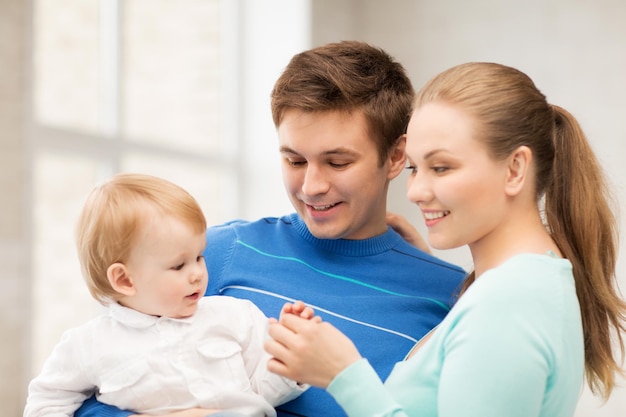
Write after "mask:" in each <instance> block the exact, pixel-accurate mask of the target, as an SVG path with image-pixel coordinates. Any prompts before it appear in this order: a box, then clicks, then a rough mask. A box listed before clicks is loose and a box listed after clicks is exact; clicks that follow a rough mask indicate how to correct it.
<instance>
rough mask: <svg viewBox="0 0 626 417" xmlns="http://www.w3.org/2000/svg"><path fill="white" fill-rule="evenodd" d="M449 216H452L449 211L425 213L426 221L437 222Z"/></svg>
mask: <svg viewBox="0 0 626 417" xmlns="http://www.w3.org/2000/svg"><path fill="white" fill-rule="evenodd" d="M448 214H450V212H449V211H447V210H446V211H436V212H432V211H429V212H427V213H424V218H425V219H426V220H435V219H440V218H442V217H445V216H447V215H448Z"/></svg>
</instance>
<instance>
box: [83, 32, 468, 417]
mask: <svg viewBox="0 0 626 417" xmlns="http://www.w3.org/2000/svg"><path fill="white" fill-rule="evenodd" d="M413 95H414V90H413V87H412V85H411V82H410V80H409V79H408V77H407V75H406V73H405V70H404V68H403V67H402V66H401V65H400V64H399V63H397V62H394V61H393V59H392V58H391V57H390V56H389V55H388V54H387V53H386V52H384V51H382V50H380V49H377V48H374V47H372V46H370V45H368V44H365V43H362V42H339V43H333V44H328V45H324V46H321V47H317V48H313V49H311V50H308V51H305V52H302V53H300V54H297V55H296V56H294V57H293V58H292V60H291V61H290V63H289V65H288V66H287V67H286V69H285V71H284V72H283V74H282V75H281V76H280V78H279V79H278V80H277V82H276V84H275V86H274V89H273V91H272V114H273V118H274V123H275V125H276V128H277V130H278V138H279V150H280V153H281V155H282V162H281V163H282V173H283V180H284V184H285V188H286V191H287V193H288V195H289V198H290V200H291V203H292V204H293V206H294V208H295V210H296V213H294V214H291V215H287V216H283V217H280V218H264V219H260V220H257V221H254V222H248V221H233V222H229V223H227V224H224V225H221V226H216V227H211V228H209V230H208V232H207V249H206V254H207V256H205V259H206V263H207V268H208V271H209V287H208V289H207V295H208V294H222V295H229V296H233V297H239V298H246V299H250V300H252V301H253V302H254V303H255V304H256V305H257V306H259V308H260V309H261V310H262V311H263V312H264V313H265V314H267V315H268V316H274V317H276V316H277V315H278V314H279V312H280V308H281V307H282V305H283V304H284V303H285V302H286V301H294V300H303V301H304V302H305V303H306V304H308V305H310V306H311V307H313V308H314V309H315V311H316V312H317V313H318V314H320V315H322V317H323V318H324V320H325V321H328V322H331V323H332V324H334V325H335V326H336V327H337V328H339V330H341V331H342V332H343V333H345V334H346V335H347V336H348V337H350V338H351V339H352V340H353V341H354V343H355V344H356V345H357V347H358V348H359V350H360V351H361V353H362V354H363V356H364V357H367V358H368V359H369V361H370V362H371V363H372V365H373V366H374V368H375V369H376V371H377V372H378V373H379V375H380V376H381V378H383V379H384V378H386V377H387V375H388V374H389V372H390V371H391V369H392V367H393V365H394V364H395V363H396V362H398V361H401V360H402V359H403V358H404V357H405V356H406V355H407V354H408V352H409V351H410V349H411V348H412V347H413V346H414V344H415V343H416V342H417V341H418V340H419V339H420V338H421V337H422V336H424V335H425V334H426V333H427V332H428V331H429V330H430V329H431V328H433V327H434V326H436V325H437V324H438V323H439V322H440V321H441V319H443V317H444V316H445V315H446V313H447V312H448V310H449V308H450V306H451V304H452V303H453V302H454V295H455V292H456V290H457V288H458V286H459V284H460V281H461V280H462V279H463V277H464V272H463V270H462V269H460V268H458V267H456V266H453V265H450V264H448V263H445V262H443V261H441V260H439V259H437V258H435V257H433V256H431V255H429V254H427V253H425V252H423V251H420V250H418V249H417V248H415V247H414V246H412V245H410V244H409V243H407V242H406V241H404V240H403V239H402V237H401V236H400V235H398V234H397V233H396V232H395V231H393V230H392V229H391V228H389V227H388V226H387V224H386V220H385V217H386V211H387V205H386V204H387V192H388V187H389V183H390V181H391V180H392V179H393V178H395V177H397V176H398V175H399V174H400V172H401V170H402V169H403V168H404V164H405V154H404V146H405V136H404V133H405V131H406V126H407V124H408V120H409V115H410V110H411V103H412V100H413ZM233 314H236V312H233ZM224 354H225V355H227V352H224ZM224 359H226V356H225V358H224ZM114 411H115V410H113V409H112V408H110V407H108V406H104V405H102V404H97V403H94V402H93V401H92V402H89V403H86V406H84V407H83V408H82V409H81V410H79V412H77V413H76V416H78V417H85V416H104V415H107V416H111V415H116V416H117V415H119V416H127V415H130V414H131V413H129V412H114ZM178 415H179V416H180V414H178ZM189 415H191V414H189ZM278 415H279V416H309V417H322V416H323V417H332V416H342V415H345V414H344V413H343V411H341V409H340V408H339V407H338V406H337V405H336V403H335V402H334V400H333V399H332V398H331V397H330V396H329V395H328V394H326V393H325V392H324V391H323V390H319V389H316V388H311V389H309V390H308V391H307V392H305V393H304V394H303V395H302V396H300V397H299V398H298V399H296V400H294V401H292V402H290V403H287V404H285V405H283V406H281V407H279V409H278Z"/></svg>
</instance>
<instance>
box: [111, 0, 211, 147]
mask: <svg viewBox="0 0 626 417" xmlns="http://www.w3.org/2000/svg"><path fill="white" fill-rule="evenodd" d="M121 6H122V7H123V16H124V23H123V29H122V34H123V41H122V45H123V51H124V52H123V58H122V62H123V71H122V73H123V82H122V88H123V93H122V100H123V106H122V109H123V110H122V111H123V117H122V134H123V136H124V137H125V138H127V139H130V140H133V141H144V142H149V143H151V144H159V145H165V146H171V147H173V148H177V149H179V150H188V151H193V152H199V153H203V154H207V153H213V154H215V153H216V152H217V151H218V145H219V140H218V137H219V136H218V135H219V126H218V118H219V112H218V91H219V90H218V87H219V77H220V63H219V53H218V52H219V33H218V31H219V29H220V28H219V7H218V6H219V1H217V0H201V1H200V0H177V1H171V0H128V1H124V2H122V3H121Z"/></svg>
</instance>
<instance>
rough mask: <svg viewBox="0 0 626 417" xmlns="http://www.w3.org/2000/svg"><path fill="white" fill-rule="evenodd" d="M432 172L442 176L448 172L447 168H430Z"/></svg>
mask: <svg viewBox="0 0 626 417" xmlns="http://www.w3.org/2000/svg"><path fill="white" fill-rule="evenodd" d="M432 170H433V171H435V172H436V173H437V174H443V173H444V172H446V171H447V170H448V167H444V166H437V167H432Z"/></svg>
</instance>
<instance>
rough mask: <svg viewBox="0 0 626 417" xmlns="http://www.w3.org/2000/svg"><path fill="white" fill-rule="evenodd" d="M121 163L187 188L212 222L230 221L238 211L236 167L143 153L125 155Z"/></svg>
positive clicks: (130, 168)
mask: <svg viewBox="0 0 626 417" xmlns="http://www.w3.org/2000/svg"><path fill="white" fill-rule="evenodd" d="M120 166H121V168H122V171H124V172H140V173H144V174H151V175H155V176H157V177H161V178H165V179H166V180H169V181H172V182H173V183H175V184H177V185H179V186H181V187H183V188H184V189H185V190H187V191H188V192H189V193H190V194H191V195H192V196H193V197H194V198H195V199H196V200H197V201H198V203H199V204H200V206H201V207H202V210H203V211H204V215H205V217H206V219H207V223H208V224H209V225H212V224H217V223H222V222H224V221H226V220H230V219H232V217H233V213H236V210H235V209H236V207H235V203H234V202H235V201H236V200H235V198H234V195H235V193H236V188H235V187H236V181H237V178H236V176H235V173H234V172H233V170H230V169H224V168H220V167H219V166H212V165H209V164H208V163H203V162H196V161H189V160H185V159H173V158H171V157H165V156H164V157H158V156H153V155H146V154H142V153H127V154H125V155H124V156H123V157H122V162H121V165H120Z"/></svg>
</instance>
